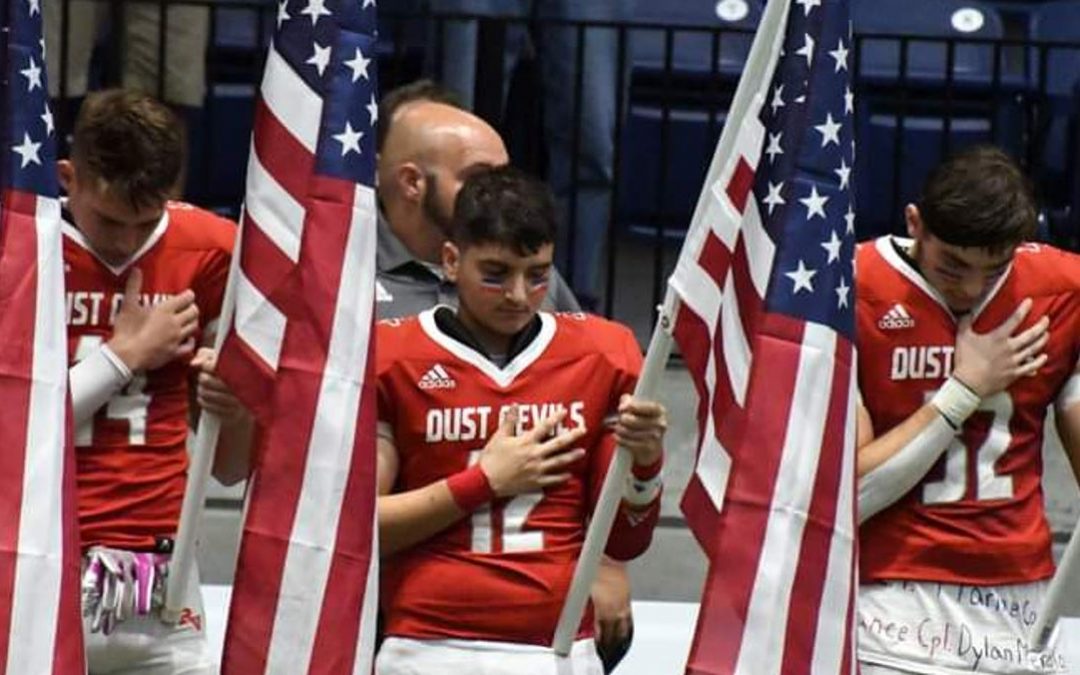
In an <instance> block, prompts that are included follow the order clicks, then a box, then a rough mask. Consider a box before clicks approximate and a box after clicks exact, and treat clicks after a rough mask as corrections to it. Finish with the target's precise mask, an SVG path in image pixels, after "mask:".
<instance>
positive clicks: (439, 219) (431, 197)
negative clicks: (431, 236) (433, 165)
mask: <svg viewBox="0 0 1080 675" xmlns="http://www.w3.org/2000/svg"><path fill="white" fill-rule="evenodd" d="M425 179H426V182H427V190H426V191H425V192H424V201H423V202H422V204H421V207H422V208H423V210H424V217H425V218H427V219H428V220H430V221H431V222H432V224H434V225H435V227H436V228H438V230H439V232H442V234H443V236H444V237H445V238H447V239H449V238H450V227H451V225H452V224H453V220H454V214H452V213H445V212H444V211H443V210H442V208H441V207H440V206H439V202H438V200H437V199H436V195H437V194H438V192H439V183H438V177H437V176H435V174H431V173H429V174H427V175H426V176H425Z"/></svg>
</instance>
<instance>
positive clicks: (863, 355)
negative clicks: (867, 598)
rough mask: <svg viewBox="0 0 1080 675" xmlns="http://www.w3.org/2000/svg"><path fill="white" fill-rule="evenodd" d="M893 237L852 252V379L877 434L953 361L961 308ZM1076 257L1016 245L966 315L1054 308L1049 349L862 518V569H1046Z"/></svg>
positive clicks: (884, 572) (1043, 574)
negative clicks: (905, 486)
mask: <svg viewBox="0 0 1080 675" xmlns="http://www.w3.org/2000/svg"><path fill="white" fill-rule="evenodd" d="M893 241H894V240H893V239H890V238H887V237H886V238H882V239H878V240H877V241H876V242H872V243H867V244H863V245H862V246H860V247H859V249H858V253H857V254H856V279H858V286H857V298H858V300H857V312H856V321H857V322H858V323H857V335H858V350H859V389H860V391H861V393H862V399H863V404H864V405H865V406H866V409H867V410H868V411H869V413H870V417H871V419H872V421H873V425H874V433H875V434H876V435H879V436H880V435H882V434H884V433H885V432H887V431H888V430H889V429H891V428H893V427H895V426H896V425H898V424H900V423H901V422H903V421H904V420H905V419H906V418H908V417H909V416H911V415H912V414H913V413H914V412H915V411H916V410H917V409H918V408H920V407H921V406H922V405H923V404H924V403H925V402H926V400H927V399H928V398H929V396H931V395H932V394H933V393H934V392H935V391H936V390H937V389H938V388H939V387H940V386H941V385H942V383H943V382H944V381H945V378H946V377H947V376H948V375H949V373H950V372H951V371H952V367H953V350H954V345H955V344H956V329H957V325H956V324H957V321H956V317H955V316H953V314H952V312H951V311H950V310H949V309H948V307H947V306H946V304H945V302H944V301H943V300H942V299H941V296H940V295H939V294H938V293H937V292H936V291H935V290H934V289H933V288H932V287H931V286H930V284H929V283H928V282H927V281H926V280H925V279H924V278H923V277H922V276H921V275H920V274H919V272H918V271H917V270H916V269H915V268H914V267H913V266H912V265H911V263H910V262H909V261H908V260H907V259H906V258H905V257H903V256H901V255H900V254H899V253H898V252H897V251H896V249H895V246H894V244H893ZM1078 290H1080V258H1077V257H1076V256H1074V255H1072V254H1069V253H1066V252H1063V251H1059V250H1057V249H1054V248H1052V247H1049V246H1044V245H1041V244H1024V245H1022V246H1020V247H1019V248H1018V249H1017V251H1016V256H1015V258H1014V260H1013V263H1012V265H1011V266H1010V268H1009V269H1008V271H1007V272H1006V273H1005V275H1004V276H1003V277H1002V279H1001V280H1000V281H999V283H998V285H997V286H996V287H995V288H994V289H993V290H992V292H991V293H990V295H989V296H988V298H987V299H986V300H985V301H984V302H983V303H982V304H981V305H980V306H979V307H978V308H977V309H976V310H975V312H974V314H973V319H974V324H973V326H974V328H975V330H976V331H978V332H987V331H989V330H992V329H994V328H996V327H997V326H999V325H1000V324H1001V322H1002V321H1004V320H1005V319H1006V318H1007V317H1008V316H1009V315H1010V314H1012V312H1013V311H1014V310H1015V309H1016V307H1017V305H1018V304H1020V302H1021V301H1022V300H1023V299H1024V298H1027V297H1030V298H1031V299H1032V300H1033V302H1034V306H1033V308H1032V310H1031V312H1030V313H1029V314H1028V317H1027V318H1026V320H1025V321H1024V324H1023V325H1022V326H1021V327H1020V329H1018V330H1023V329H1025V328H1027V327H1029V326H1031V325H1032V324H1033V323H1035V322H1036V321H1038V320H1039V319H1040V318H1041V317H1042V316H1044V315H1046V316H1049V317H1050V338H1049V342H1048V343H1047V345H1046V347H1045V351H1046V353H1047V355H1048V356H1049V360H1048V361H1047V363H1046V365H1045V366H1043V368H1042V369H1041V370H1040V371H1039V374H1038V376H1036V377H1028V378H1022V379H1020V380H1017V381H1016V382H1014V383H1013V384H1012V386H1010V387H1009V388H1008V389H1007V390H1006V391H1004V392H1002V393H1000V394H997V395H995V396H991V397H988V398H986V399H984V400H983V402H982V404H981V405H980V407H979V410H978V411H977V412H976V413H975V414H973V415H972V416H971V417H970V418H969V419H968V420H967V422H966V423H965V424H964V425H963V427H962V428H961V430H960V433H959V434H958V436H957V438H956V440H955V441H954V442H953V443H952V445H950V447H949V448H948V449H947V450H946V451H945V453H944V454H943V455H942V457H941V459H940V460H939V461H938V462H937V464H936V465H935V466H934V467H933V469H931V471H930V472H929V473H928V474H927V475H926V476H925V477H924V478H923V480H922V481H921V482H920V483H919V484H918V485H917V486H916V487H915V488H914V489H913V490H911V492H909V493H908V494H907V495H905V496H904V497H903V498H902V499H900V500H899V501H897V502H896V503H895V504H894V505H892V506H891V507H890V508H889V509H887V510H885V511H883V512H881V513H879V514H878V515H876V516H874V517H873V518H871V519H870V520H868V521H867V522H866V523H865V524H863V526H862V527H861V528H860V546H859V555H860V561H861V575H860V576H861V579H862V581H864V582H868V581H876V580H883V579H909V580H923V581H940V582H948V583H968V584H979V585H992V584H1012V583H1023V582H1028V581H1035V580H1038V579H1045V578H1047V577H1049V576H1051V575H1052V574H1053V571H1054V564H1053V560H1052V559H1051V548H1050V546H1051V541H1050V529H1049V527H1048V526H1047V523H1046V517H1045V514H1044V512H1043V495H1042V484H1041V476H1042V445H1043V425H1044V421H1045V418H1046V413H1047V408H1049V407H1050V406H1051V405H1053V403H1054V400H1055V398H1056V397H1057V396H1058V393H1059V392H1060V390H1061V389H1062V386H1063V385H1064V384H1065V382H1066V381H1067V380H1068V379H1069V377H1070V376H1071V375H1072V373H1073V368H1074V366H1075V365H1076V363H1077V353H1078V344H1080V306H1078V305H1080V294H1078V293H1077V291H1078Z"/></svg>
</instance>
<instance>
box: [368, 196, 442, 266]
mask: <svg viewBox="0 0 1080 675" xmlns="http://www.w3.org/2000/svg"><path fill="white" fill-rule="evenodd" d="M377 236H378V241H377V242H376V246H375V267H376V268H377V269H378V271H380V272H395V271H399V270H401V269H403V268H409V269H410V270H417V269H423V270H426V271H427V272H428V273H429V274H431V275H432V276H434V277H435V278H437V279H439V280H440V281H442V278H443V277H442V270H441V269H440V268H439V267H438V266H436V265H432V264H430V263H426V262H424V261H423V260H419V259H417V258H415V257H413V255H412V253H410V252H409V249H408V248H406V247H405V242H403V241H401V239H399V238H398V236H397V235H396V234H394V230H393V229H392V228H391V227H390V221H389V220H387V218H386V213H384V212H383V210H382V208H380V209H379V217H378V235H377Z"/></svg>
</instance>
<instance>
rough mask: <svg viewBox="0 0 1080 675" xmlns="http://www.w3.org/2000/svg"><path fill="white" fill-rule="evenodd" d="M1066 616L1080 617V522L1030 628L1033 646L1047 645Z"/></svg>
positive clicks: (1035, 647) (1041, 646) (1030, 638)
mask: <svg viewBox="0 0 1080 675" xmlns="http://www.w3.org/2000/svg"><path fill="white" fill-rule="evenodd" d="M1063 616H1080V523H1077V525H1076V528H1075V529H1074V530H1073V533H1072V537H1071V538H1070V539H1069V545H1068V546H1067V547H1066V548H1065V553H1064V554H1062V556H1061V562H1060V563H1058V568H1057V572H1055V573H1054V578H1053V579H1051V580H1050V586H1049V588H1047V589H1046V597H1045V598H1044V599H1043V605H1042V609H1041V610H1040V611H1039V615H1038V619H1037V620H1036V621H1035V625H1034V626H1032V627H1031V633H1030V634H1029V640H1030V641H1031V645H1032V648H1034V649H1043V648H1044V647H1046V645H1047V643H1048V642H1049V641H1050V636H1051V635H1052V634H1053V632H1054V628H1055V627H1056V626H1057V622H1058V619H1060V618H1061V617H1063Z"/></svg>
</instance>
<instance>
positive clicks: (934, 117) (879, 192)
mask: <svg viewBox="0 0 1080 675" xmlns="http://www.w3.org/2000/svg"><path fill="white" fill-rule="evenodd" d="M852 22H853V24H854V29H855V32H856V35H857V36H860V37H859V43H857V61H856V63H857V65H858V70H857V71H856V77H857V80H856V81H857V83H858V88H857V96H856V112H857V119H856V139H857V144H858V152H857V153H856V168H855V176H856V183H855V184H856V190H857V193H856V198H857V199H856V212H857V220H856V222H857V225H856V226H857V228H858V234H859V237H860V238H869V237H873V236H877V235H880V234H884V233H886V232H898V231H901V232H902V230H903V219H902V207H903V206H904V204H906V203H908V202H910V201H913V200H915V199H916V198H917V197H918V194H919V190H920V188H921V186H922V183H923V180H924V179H925V177H926V174H927V173H928V172H929V170H930V169H931V168H932V167H933V166H935V165H936V164H937V163H938V162H940V161H941V160H942V159H943V158H944V156H945V154H947V153H949V152H953V151H956V150H959V149H961V148H963V147H966V146H970V145H973V144H976V143H998V144H999V145H1002V146H1003V147H1004V148H1005V149H1006V150H1008V151H1012V152H1014V153H1015V152H1019V150H1020V148H1019V145H1018V144H1019V139H1020V138H1022V128H1023V121H1024V118H1023V113H1022V110H1021V106H1020V103H1019V99H1018V97H1019V96H1020V95H1021V94H1022V93H1023V91H1024V89H1025V86H1024V79H1023V77H1022V76H1021V75H1020V74H1019V73H1018V72H1013V71H1010V70H1009V69H1008V68H1007V67H1006V62H1005V59H1004V50H1003V49H1002V53H1001V54H999V55H995V49H996V48H997V47H996V46H995V45H996V44H997V43H995V42H993V41H994V40H1000V39H1001V38H1003V36H1004V28H1003V25H1002V21H1001V17H1000V15H999V14H998V12H997V10H996V9H995V8H993V7H991V6H990V5H987V4H985V3H982V2H977V1H969V0H853V2H852ZM900 36H904V37H905V38H907V39H908V40H909V42H907V45H908V46H907V52H906V53H907V57H906V64H905V63H903V62H902V61H903V60H904V59H902V58H901V56H902V50H903V48H902V41H901V38H900ZM971 39H977V40H982V42H977V43H973V42H970V41H969V42H964V40H971ZM949 40H956V42H954V43H953V44H954V47H953V52H952V69H951V71H952V72H951V76H950V73H949V67H948V63H949V47H948V46H947V45H948V41H949Z"/></svg>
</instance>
